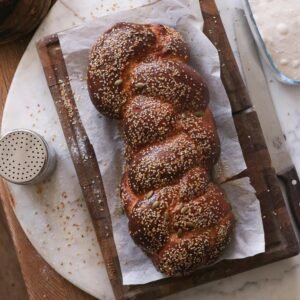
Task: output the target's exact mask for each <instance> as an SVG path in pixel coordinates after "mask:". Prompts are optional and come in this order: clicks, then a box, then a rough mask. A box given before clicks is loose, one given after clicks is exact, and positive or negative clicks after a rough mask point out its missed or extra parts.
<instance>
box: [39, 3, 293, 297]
mask: <svg viewBox="0 0 300 300" xmlns="http://www.w3.org/2000/svg"><path fill="white" fill-rule="evenodd" d="M200 4H201V9H202V12H203V16H204V20H205V27H204V32H205V33H206V35H207V36H208V37H209V38H210V39H211V41H212V42H213V43H214V44H215V46H216V47H217V48H218V49H219V53H220V59H221V66H222V80H223V84H224V86H225V88H226V91H227V93H228V96H229V99H230V102H231V106H232V111H233V118H234V122H235V125H236V128H237V132H238V136H239V140H240V143H241V147H242V150H243V154H244V157H245V161H246V164H247V167H248V169H247V171H245V172H244V174H243V175H248V176H250V178H251V182H252V184H253V186H254V188H255V190H256V192H257V196H258V198H259V200H260V203H261V208H262V214H263V222H264V229H265V236H266V252H265V253H263V254H259V255H257V256H254V257H250V258H247V259H240V260H234V261H223V262H220V263H218V264H216V265H214V266H212V267H210V268H207V269H205V270H200V271H197V272H195V273H193V274H192V275H190V276H187V277H184V278H168V279H164V280H160V281H158V282H154V283H149V284H146V285H140V286H121V284H120V272H119V266H118V259H117V256H116V252H115V247H114V241H113V239H112V238H111V237H112V232H111V224H110V217H109V214H108V209H107V207H106V205H105V201H104V205H103V206H99V205H98V204H97V203H96V202H97V198H96V195H93V193H92V191H89V189H88V179H86V178H89V177H86V176H85V175H87V174H91V173H87V171H86V168H88V170H91V168H93V169H92V170H93V171H92V172H93V173H92V174H94V175H96V176H97V175H99V170H98V168H97V167H96V166H97V161H96V159H95V156H94V154H93V148H92V145H91V144H89V141H87V143H86V148H87V151H88V152H89V153H90V154H91V155H92V156H93V159H92V160H89V163H90V165H89V166H87V165H85V164H84V162H82V161H79V162H78V161H77V162H76V163H75V167H76V170H77V174H78V177H79V180H80V183H81V186H82V187H83V190H85V189H87V190H86V192H84V194H85V196H86V199H89V202H88V205H89V207H90V212H91V215H92V218H93V220H94V224H95V226H96V228H98V229H99V230H98V231H97V233H98V235H99V236H98V238H99V242H100V245H101V247H102V252H103V256H104V257H105V259H106V263H107V265H108V268H109V270H110V278H111V279H112V280H113V283H114V289H115V291H116V294H117V295H121V294H124V295H125V298H127V299H133V298H134V299H154V298H158V297H161V296H164V295H168V294H170V293H174V292H176V291H179V290H183V289H187V288H191V287H193V286H196V285H198V284H201V283H205V282H209V281H212V280H216V279H220V278H223V277H226V276H229V275H233V274H236V273H239V272H242V271H245V270H249V269H252V268H255V267H258V266H261V265H264V264H267V263H270V262H274V261H277V260H280V259H283V258H287V257H291V256H293V255H296V254H297V253H298V252H299V246H298V243H297V240H296V237H295V234H294V232H293V229H292V226H291V222H290V220H289V215H288V213H287V209H286V207H285V203H284V200H283V197H282V193H281V190H280V187H279V183H278V180H277V177H276V174H275V172H274V170H273V169H272V168H271V161H270V157H269V154H268V150H267V148H266V145H265V142H264V138H263V135H262V131H261V128H260V125H259V121H258V118H257V115H256V113H255V112H250V113H247V112H245V110H246V109H247V108H250V107H251V103H250V101H249V97H248V95H247V92H246V89H245V86H244V84H243V81H242V79H241V76H240V73H239V70H238V67H237V64H236V62H235V59H234V56H233V54H232V51H231V49H230V46H229V43H228V39H227V36H226V33H225V31H224V27H223V25H222V22H221V20H220V16H219V13H218V11H217V8H216V5H215V3H214V1H213V0H203V1H200ZM39 53H40V56H41V60H42V63H43V66H44V69H45V74H46V77H47V80H48V84H49V88H50V90H51V92H52V95H53V99H54V102H55V104H56V105H57V110H58V114H59V117H60V121H61V124H62V127H63V130H64V133H65V136H66V138H67V141H68V143H69V146H70V145H71V144H70V143H71V142H72V143H74V144H76V142H78V139H79V138H80V136H81V135H84V128H83V127H82V125H80V124H81V123H80V122H76V124H72V123H71V121H70V119H69V118H68V117H67V116H68V114H67V113H66V111H65V107H64V106H60V104H59V102H58V100H60V99H62V91H61V89H60V84H61V81H62V82H63V83H64V84H65V85H66V87H67V88H66V90H65V91H67V97H68V99H69V100H70V103H71V104H72V106H73V109H74V108H76V105H75V101H74V99H73V97H72V93H71V89H70V84H69V81H68V77H67V73H66V68H65V64H64V61H63V58H62V53H61V50H60V46H59V41H58V38H57V36H56V35H54V36H51V37H48V38H46V39H44V40H43V41H42V42H41V43H40V44H39ZM75 111H76V109H75ZM76 117H77V118H78V119H79V115H77V116H76ZM75 131H76V132H80V135H79V136H78V135H75ZM249 136H250V137H251V138H250V139H249ZM71 155H72V153H71ZM93 160H94V161H93ZM98 184H99V185H100V186H101V177H99V182H98ZM102 197H104V194H103V195H102ZM95 205H97V206H96V207H95ZM100 208H101V210H100V211H102V209H103V213H102V214H99V209H100ZM120 297H121V296H120Z"/></svg>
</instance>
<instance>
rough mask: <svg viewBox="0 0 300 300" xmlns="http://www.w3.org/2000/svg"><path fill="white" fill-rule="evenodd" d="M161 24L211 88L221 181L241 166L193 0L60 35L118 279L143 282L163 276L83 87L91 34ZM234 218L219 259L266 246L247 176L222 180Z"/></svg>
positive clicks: (104, 122)
mask: <svg viewBox="0 0 300 300" xmlns="http://www.w3.org/2000/svg"><path fill="white" fill-rule="evenodd" d="M121 21H125V22H136V23H161V24H166V25H169V26H172V27H175V28H176V29H177V30H178V31H179V32H181V33H182V35H183V36H184V38H185V40H186V42H187V44H188V46H189V49H190V54H191V65H192V66H193V67H194V68H195V69H196V70H198V71H199V72H200V73H201V75H202V76H203V78H204V80H205V82H206V83H207V85H208V88H209V91H210V107H211V109H212V111H213V114H214V116H215V120H216V123H217V128H218V132H219V136H220V139H221V158H220V161H219V163H218V165H217V166H216V169H217V172H215V173H216V178H215V179H216V181H218V182H220V183H221V182H224V181H225V180H226V179H228V178H231V177H232V176H234V175H237V174H238V173H240V172H241V171H243V170H244V169H245V168H246V165H245V161H244V158H243V155H242V151H241V148H240V144H239V142H238V138H237V134H236V130H235V127H234V123H233V120H232V113H231V108H230V103H229V100H228V98H227V95H226V92H225V90H224V87H223V85H222V82H221V79H220V65H219V59H218V52H217V50H216V49H215V47H214V46H213V45H212V44H211V43H210V41H209V40H208V39H207V38H206V36H205V35H204V34H203V33H202V31H201V28H202V26H203V18H202V15H201V13H200V8H199V4H198V1H193V0H164V1H154V2H152V3H150V4H149V5H146V6H143V7H140V8H136V9H133V10H129V11H122V12H119V13H116V14H112V15H107V16H105V17H103V18H101V19H98V20H95V21H94V22H92V23H89V24H85V25H84V26H81V27H77V28H75V29H72V30H69V31H66V32H62V33H60V34H59V39H60V44H61V48H62V51H63V54H64V58H65V61H66V65H67V70H68V74H69V77H70V79H71V86H72V90H73V92H74V96H75V100H76V103H77V106H78V109H79V113H80V116H81V119H82V122H83V125H84V127H85V129H86V131H87V134H88V136H89V139H90V141H91V143H92V144H93V147H94V149H95V152H96V156H97V159H98V163H99V165H100V169H101V173H102V177H103V181H104V188H105V191H106V194H107V199H108V202H109V208H110V212H111V216H112V222H113V230H114V238H115V242H116V246H117V251H118V255H119V259H120V264H121V269H122V275H123V283H124V284H144V283H147V282H150V281H155V280H158V279H160V278H163V277H164V275H162V274H161V273H159V272H157V271H156V269H155V268H154V266H153V265H152V263H151V261H150V259H149V258H148V257H147V256H146V255H145V254H144V253H143V252H142V251H141V250H140V249H139V248H138V247H137V246H136V245H135V244H134V242H133V241H132V239H131V238H130V236H129V233H128V228H127V217H126V216H125V215H124V214H121V213H120V212H121V210H120V199H119V191H118V187H119V183H120V179H121V174H122V168H123V163H124V159H123V141H122V138H121V136H120V132H119V129H118V124H117V122H116V121H113V120H111V119H107V118H106V117H104V116H102V115H101V114H99V113H98V112H97V111H96V109H95V108H94V106H93V105H92V103H91V101H90V99H89V95H88V92H87V85H86V70H87V64H88V54H89V50H90V48H91V46H92V45H93V43H94V42H95V41H96V39H97V38H98V37H99V35H101V33H103V32H104V31H105V30H107V29H108V28H109V27H111V26H112V25H113V24H115V23H116V22H121ZM222 187H223V189H224V190H225V192H226V194H227V197H228V199H229V201H230V203H231V205H232V207H233V211H234V214H235V216H236V219H237V224H236V228H235V232H234V235H233V240H232V242H231V244H230V246H229V247H228V249H227V251H226V252H225V253H224V255H223V257H222V259H237V258H244V257H248V256H252V255H255V254H258V253H261V252H264V250H265V241H264V230H263V225H262V219H261V211H260V204H259V201H258V200H257V199H256V196H255V191H254V189H253V187H252V186H251V185H250V183H249V179H248V178H243V179H239V180H235V181H231V182H227V183H224V184H222Z"/></svg>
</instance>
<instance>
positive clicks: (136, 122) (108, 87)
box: [88, 23, 235, 276]
mask: <svg viewBox="0 0 300 300" xmlns="http://www.w3.org/2000/svg"><path fill="white" fill-rule="evenodd" d="M187 61H188V50H187V46H186V44H185V42H184V40H183V38H182V36H181V35H180V34H179V33H178V32H177V31H175V30H174V29H172V28H170V27H167V26H163V25H152V24H145V25H141V24H132V23H118V24H116V25H115V26H113V27H112V28H111V29H109V30H108V31H107V32H105V33H104V34H103V36H102V37H101V38H100V39H99V40H98V41H97V42H96V44H95V45H94V47H93V48H92V50H91V54H90V60H89V67H88V88H89V93H90V97H91V99H92V101H93V103H94V105H95V107H96V108H97V109H98V110H99V111H100V112H102V113H103V114H105V115H107V116H109V117H111V118H116V119H120V120H121V125H122V130H123V133H124V139H125V145H126V146H125V148H126V153H125V155H126V168H125V172H124V174H123V178H122V182H121V201H122V206H123V208H124V211H125V212H126V214H127V216H128V220H129V222H128V226H129V232H130V235H131V237H132V238H133V240H134V241H135V242H136V244H138V245H139V246H140V247H141V248H142V249H143V250H144V251H145V252H146V253H147V254H148V256H149V257H150V258H151V259H152V261H153V263H154V264H155V266H156V267H157V268H158V270H159V271H161V272H163V273H165V274H168V275H170V276H173V275H178V274H183V275H184V274H187V273H189V272H192V271H193V270H195V269H196V268H199V267H203V266H206V265H209V264H211V263H213V262H214V261H215V260H217V259H218V258H219V257H220V255H221V254H222V252H223V251H224V249H225V247H226V245H227V244H228V243H229V241H230V236H231V233H232V230H233V226H234V222H235V221H234V216H233V214H232V211H231V207H230V205H229V204H228V202H227V201H226V197H225V195H224V193H223V191H222V190H221V189H220V187H219V186H217V185H215V184H214V183H212V182H211V176H210V173H211V170H212V167H213V166H214V164H215V163H216V162H217V160H218V159H219V156H220V141H219V137H218V134H217V131H216V126H215V122H214V119H213V115H212V113H211V111H210V110H209V109H208V107H207V105H208V100H209V95H208V89H207V87H206V85H205V83H204V82H203V80H202V78H201V76H200V75H199V74H198V73H197V72H196V71H195V70H194V69H193V68H192V67H190V66H189V65H188V64H187Z"/></svg>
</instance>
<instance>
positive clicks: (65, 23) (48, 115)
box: [1, 0, 283, 299]
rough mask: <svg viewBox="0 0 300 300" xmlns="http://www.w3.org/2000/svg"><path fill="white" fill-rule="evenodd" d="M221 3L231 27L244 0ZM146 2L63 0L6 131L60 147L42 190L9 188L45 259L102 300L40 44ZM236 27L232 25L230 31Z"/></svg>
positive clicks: (28, 61)
mask: <svg viewBox="0 0 300 300" xmlns="http://www.w3.org/2000/svg"><path fill="white" fill-rule="evenodd" d="M217 2H218V5H219V7H220V9H221V12H223V13H224V17H225V23H226V20H227V21H231V18H230V17H229V14H228V11H229V9H232V8H233V7H234V6H236V5H239V2H240V1H239V0H235V1H228V0H227V1H217ZM145 3H148V1H147V0H135V1H131V0H128V1H121V0H119V1H115V2H111V1H108V0H100V1H99V0H89V1H80V0H73V1H71V0H68V1H67V0H58V1H57V2H56V4H55V5H54V7H53V8H52V10H51V11H50V13H49V14H48V16H47V18H46V19H45V20H44V22H43V24H42V25H41V26H40V28H39V29H38V31H37V32H36V34H35V36H34V37H33V39H32V41H31V43H30V44H29V46H28V48H27V50H26V52H25V54H24V56H23V58H22V60H21V62H20V65H19V66H18V69H17V72H16V74H15V77H14V80H13V82H12V85H11V89H10V92H9V95H8V98H7V101H6V106H5V110H4V115H3V123H2V129H1V131H2V133H5V132H7V131H9V130H12V129H16V128H27V129H32V130H35V131H37V132H39V133H40V134H42V135H43V136H44V137H45V138H46V139H47V140H48V141H49V142H51V143H52V144H53V145H54V147H55V149H56V152H57V154H58V164H57V169H56V171H55V173H54V175H53V176H52V177H51V179H50V180H49V181H48V182H46V183H44V184H40V185H36V186H18V185H12V184H10V185H9V187H10V190H11V192H12V194H13V197H14V199H15V207H14V209H15V213H16V216H17V218H18V220H19V222H20V224H21V226H22V228H23V229H24V231H25V233H26V235H27V236H28V238H29V240H30V241H31V242H32V244H33V246H34V247H35V248H36V249H37V251H38V252H39V253H40V254H41V256H42V257H43V258H44V259H45V260H46V261H47V262H48V263H49V264H50V265H51V266H52V267H53V268H54V269H55V270H56V271H57V272H58V273H59V274H61V275H62V276H63V277H65V278H66V279H68V280H69V281H71V282H72V283H73V284H75V285H76V286H78V287H79V288H81V289H83V290H85V291H86V292H88V293H90V294H91V295H93V296H95V297H97V298H101V299H112V298H113V296H112V291H111V289H110V284H109V282H108V279H107V275H106V271H105V268H104V265H103V261H102V257H101V253H100V250H99V246H98V244H97V241H96V237H95V233H94V230H93V227H92V223H91V220H90V217H89V214H88V212H87V209H86V206H85V203H84V201H83V199H82V198H81V191H80V187H79V184H78V181H77V177H76V173H75V170H74V167H73V164H72V161H71V158H70V156H69V153H68V150H67V146H66V143H65V140H64V137H63V133H62V130H61V127H60V123H59V120H58V117H57V114H56V112H55V107H54V104H53V101H52V99H51V95H50V92H49V90H48V87H47V84H46V80H45V78H44V75H43V70H42V66H41V64H40V61H39V58H38V54H37V51H36V48H35V42H36V41H37V40H38V39H40V38H41V37H43V36H46V35H49V34H51V33H55V32H58V31H62V30H65V29H67V28H70V27H73V26H76V25H80V24H82V23H84V22H88V21H90V20H92V19H93V18H95V17H100V16H102V15H105V14H108V13H110V12H114V11H116V10H123V9H128V8H133V7H136V6H140V5H143V4H145ZM225 25H226V24H225ZM230 29H231V28H230V27H229V31H230ZM231 36H232V32H231ZM278 105H280V104H278ZM278 105H277V106H278ZM277 109H278V107H277ZM16 116H17V117H16ZM282 118H283V117H282V116H281V119H282ZM265 270H268V269H265ZM281 270H282V268H281ZM282 271H283V270H282ZM251 272H252V274H253V275H252V277H253V278H255V277H257V274H256V273H255V271H251ZM251 272H250V273H251ZM266 272H267V273H268V274H269V273H270V274H271V273H272V272H269V271H265V273H264V272H262V273H261V274H267V273H266ZM261 276H264V275H261ZM270 276H271V275H270ZM245 281H247V278H246V277H245V276H241V277H240V279H239V281H238V282H237V281H234V284H238V285H243V284H244V282H245ZM220 284H221V285H223V286H224V285H225V286H226V288H227V289H230V288H231V286H232V285H233V283H232V281H231V283H229V282H228V281H227V280H226V279H225V280H223V281H221V282H219V283H215V284H210V287H211V288H210V289H212V290H214V291H215V293H218V286H220ZM198 290H199V288H196V289H193V290H192V291H190V292H183V293H186V294H187V295H189V298H190V297H191V298H193V297H194V296H196V295H197V291H198ZM209 294H210V293H208V295H207V297H209ZM203 296H204V294H203ZM181 297H183V295H182V293H181V294H178V295H177V296H172V299H182V298H181ZM224 297H225V296H224ZM222 299H225V298H222ZM228 299H229V298H228Z"/></svg>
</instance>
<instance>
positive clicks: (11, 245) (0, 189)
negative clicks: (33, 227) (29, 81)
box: [0, 36, 94, 300]
mask: <svg viewBox="0 0 300 300" xmlns="http://www.w3.org/2000/svg"><path fill="white" fill-rule="evenodd" d="M30 38H31V36H27V37H25V38H23V39H22V40H19V41H17V42H13V43H10V44H6V45H2V46H0V122H1V119H2V112H3V108H4V104H5V100H6V96H7V93H8V90H9V87H10V84H11V81H12V79H13V75H14V73H15V70H16V68H17V65H18V63H19V61H20V59H21V57H22V55H23V53H24V51H25V49H26V46H27V44H28V43H29V41H30ZM20 101H22V99H20ZM0 198H1V203H2V207H3V209H2V208H1V209H0V299H5V300H18V299H22V300H26V299H34V300H36V299H43V300H44V299H51V300H52V299H53V300H60V299H64V300H65V299H68V300H69V299H70V300H77V299H78V300H81V299H89V300H92V299H94V298H93V297H91V296H89V295H87V294H86V293H84V292H83V291H81V290H79V289H78V288H76V287H75V286H73V285H72V284H71V283H69V282H68V281H66V280H65V279H63V278H62V277H61V276H60V275H58V274H57V273H56V272H55V271H54V270H53V269H52V268H51V267H50V266H49V265H48V264H47V263H46V262H45V261H44V259H43V258H42V257H41V256H40V255H39V254H38V253H37V251H36V250H35V249H34V248H33V246H32V245H31V243H30V241H29V240H28V239H27V237H26V235H25V233H24V232H23V230H22V228H21V227H20V225H19V223H18V220H17V219H16V216H15V214H14V212H13V210H12V207H11V204H10V202H11V199H12V198H11V197H10V194H9V191H8V189H7V186H6V184H5V182H4V181H2V180H0ZM18 262H19V264H18ZM21 274H22V275H21Z"/></svg>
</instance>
